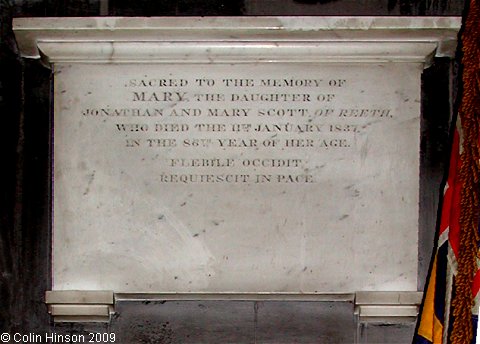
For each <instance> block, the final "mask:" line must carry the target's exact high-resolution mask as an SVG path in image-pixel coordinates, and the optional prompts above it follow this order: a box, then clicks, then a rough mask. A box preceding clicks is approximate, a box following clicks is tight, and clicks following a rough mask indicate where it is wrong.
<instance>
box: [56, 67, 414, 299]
mask: <svg viewBox="0 0 480 344" xmlns="http://www.w3.org/2000/svg"><path fill="white" fill-rule="evenodd" d="M422 68H423V65H422V63H418V62H416V63H238V64H235V63H231V64H230V63H211V64H206V63H205V64H202V63H190V64H189V63H183V64H122V65H119V64H69V63H56V64H55V66H54V72H55V96H54V99H55V119H54V128H55V130H54V149H55V155H54V234H53V235H54V243H61V244H57V245H54V246H53V250H54V251H53V275H54V282H53V288H54V289H55V290H62V289H82V290H83V289H86V290H114V291H115V292H154V293H162V292H179V293H181V292H209V293H221V292H239V293H241V292H252V293H260V292H273V293H275V292H277V293H280V292H289V293H290V292H291V293H329V292H355V291H359V290H379V291H383V290H395V291H415V290H416V288H417V264H418V253H417V250H418V247H417V240H418V202H419V195H418V184H419V145H420V143H419V132H420V118H419V116H420V115H419V114H420V75H421V70H422Z"/></svg>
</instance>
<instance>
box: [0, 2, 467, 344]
mask: <svg viewBox="0 0 480 344" xmlns="http://www.w3.org/2000/svg"><path fill="white" fill-rule="evenodd" d="M462 10H463V1H460V0H438V1H434V0H410V1H407V0H362V1H359V0H356V1H353V0H244V1H242V0H229V1H222V0H176V1H174V0H157V1H154V0H138V1H127V0H110V1H109V2H108V1H106V0H105V1H103V0H100V1H99V0H23V1H22V0H17V1H14V0H0V30H1V31H0V116H1V117H0V121H1V126H0V130H1V134H0V149H1V151H0V152H1V157H2V164H1V166H2V171H3V173H2V178H1V179H0V190H1V193H0V333H2V332H23V333H25V332H31V331H35V332H40V331H41V332H44V331H46V330H48V329H50V328H51V323H50V318H49V317H48V315H47V312H46V307H45V305H44V303H43V301H44V293H45V290H48V289H49V287H50V283H51V282H50V278H51V273H50V254H51V253H50V241H51V237H50V216H49V214H50V194H51V193H50V188H51V180H50V178H51V177H50V159H49V156H50V150H51V147H50V132H51V131H50V129H51V128H50V126H51V103H50V101H51V97H50V92H51V86H50V82H51V77H52V76H51V72H50V70H49V69H48V68H46V67H45V66H43V65H41V63H40V62H39V61H30V60H24V59H22V58H20V56H19V54H18V51H17V48H16V44H15V39H14V36H13V33H12V31H11V19H12V17H28V16H41V17H43V16H98V15H115V16H190V15H207V16H219V15H220V16H231V15H460V14H461V12H462ZM451 73H452V70H451V63H450V62H449V61H445V60H442V59H440V60H438V61H437V63H436V64H435V65H434V66H433V67H431V68H430V69H429V70H427V71H426V72H425V75H424V85H425V89H426V91H425V94H424V96H425V97H424V99H425V100H424V117H423V120H422V121H423V122H422V166H423V167H422V170H423V171H424V172H422V173H423V174H422V176H421V180H422V185H421V209H422V214H423V215H422V220H421V223H420V230H421V234H420V247H421V248H420V250H421V252H420V270H421V273H420V274H421V275H422V276H424V275H425V274H426V272H427V270H428V264H429V259H430V253H431V248H432V245H433V233H434V227H435V221H436V213H437V204H438V199H439V194H440V193H439V191H440V188H441V186H440V184H441V180H442V178H443V173H444V170H445V164H446V162H447V161H448V147H449V144H448V132H449V121H450V118H449V116H450V112H449V109H448V108H449V106H450V103H449V99H450V94H451V93H452V90H451V88H449V86H448V85H449V83H448V78H449V76H450V74H451ZM439 85H440V86H439ZM422 276H421V278H420V281H419V288H420V289H421V288H422V287H423V283H424V278H423V277H422ZM122 307H123V308H126V309H129V308H128V307H132V306H122ZM182 307H183V306H182ZM182 307H180V308H177V309H176V312H181V310H182V309H183V308H182ZM212 307H214V306H212ZM219 307H220V306H219ZM221 307H223V306H221ZM279 307H282V306H279ZM135 312H138V310H137V311H133V313H135ZM187 313H188V312H187ZM220 318H221V317H220ZM122 319H124V318H122ZM179 321H180V320H179ZM249 321H250V320H249ZM278 321H279V323H282V322H284V321H285V319H283V320H282V319H278ZM287 322H288V321H287ZM272 324H273V325H269V326H270V328H269V331H271V332H272V333H273V332H275V323H272ZM116 326H117V327H118V328H126V327H127V324H126V323H125V320H123V322H122V321H119V322H117V323H116ZM122 326H123V327H122ZM122 331H123V330H122ZM292 331H294V330H292ZM240 332H242V330H240ZM125 333H126V334H125V336H127V338H128V331H127V332H125ZM144 342H147V341H144ZM148 342H149V341H148ZM153 342H155V341H152V343H153Z"/></svg>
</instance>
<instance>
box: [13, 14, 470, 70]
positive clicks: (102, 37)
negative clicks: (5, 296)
mask: <svg viewBox="0 0 480 344" xmlns="http://www.w3.org/2000/svg"><path fill="white" fill-rule="evenodd" d="M460 26H461V18H460V17H156V18H155V17H149V18H140V17H85V18H16V19H14V21H13V29H14V32H15V36H16V39H17V43H18V46H19V49H20V52H21V54H22V56H24V57H29V58H40V56H41V55H44V56H45V57H46V58H48V59H49V61H50V62H116V63H119V62H169V61H170V62H171V61H175V62H208V61H210V62H211V61H212V60H215V59H218V60H219V61H220V62H221V61H222V60H225V62H251V60H252V59H254V60H255V61H256V62H259V61H263V62H281V61H299V62H315V61H332V62H336V61H343V60H345V61H357V60H358V61H359V62H369V61H379V60H385V61H391V60H399V61H409V62H411V61H418V62H420V61H425V59H426V58H427V56H429V55H432V54H435V55H436V56H453V55H454V53H455V48H456V40H457V33H458V30H459V29H460ZM132 49H134V50H135V51H134V52H132V51H131V50H132ZM326 50H328V52H326ZM259 51H261V53H260V56H259V55H258V52H259ZM164 53H165V54H164ZM159 54H160V55H159ZM192 54H193V55H195V56H196V57H195V58H192V57H191V55H192ZM306 55H308V56H309V57H308V58H306V57H305V56H306ZM188 56H190V57H188ZM254 56H256V57H255V58H254ZM338 58H339V59H338Z"/></svg>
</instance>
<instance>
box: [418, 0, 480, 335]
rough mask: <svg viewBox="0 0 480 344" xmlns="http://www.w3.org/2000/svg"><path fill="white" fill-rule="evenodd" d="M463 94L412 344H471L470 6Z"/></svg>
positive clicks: (473, 71)
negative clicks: (437, 225) (432, 256)
mask: <svg viewBox="0 0 480 344" xmlns="http://www.w3.org/2000/svg"><path fill="white" fill-rule="evenodd" d="M461 32H462V33H461V40H460V46H461V54H462V86H461V87H462V89H461V100H460V104H459V109H458V114H457V119H456V126H455V131H454V137H453V143H452V152H451V157H450V167H449V171H448V178H447V183H446V185H445V190H444V195H443V204H442V213H441V220H440V226H439V233H438V241H437V243H436V252H435V255H434V260H433V265H432V269H431V273H430V276H429V280H428V282H427V286H426V288H425V295H424V301H423V305H422V311H421V314H420V317H419V323H418V326H417V332H416V334H415V338H414V343H415V344H432V343H433V344H450V343H451V344H470V343H474V342H475V332H476V328H477V321H478V307H479V305H480V302H479V301H480V297H479V290H480V271H479V266H480V254H479V239H480V236H479V212H480V182H479V181H480V148H479V147H480V136H479V134H480V8H479V4H478V1H477V0H470V2H469V4H467V8H466V17H465V20H464V24H463V27H462V31H461Z"/></svg>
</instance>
